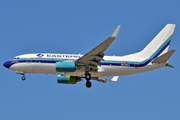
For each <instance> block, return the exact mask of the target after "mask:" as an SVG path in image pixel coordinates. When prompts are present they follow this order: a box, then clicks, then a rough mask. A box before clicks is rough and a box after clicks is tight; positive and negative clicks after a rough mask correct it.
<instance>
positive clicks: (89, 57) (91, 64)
mask: <svg viewBox="0 0 180 120" xmlns="http://www.w3.org/2000/svg"><path fill="white" fill-rule="evenodd" d="M119 29H120V25H118V27H117V28H116V30H115V31H114V32H113V34H112V35H111V36H110V37H109V38H107V39H106V40H105V41H104V42H102V43H101V44H99V45H98V46H97V47H95V48H94V49H92V50H91V51H89V52H88V53H86V54H85V55H84V56H82V57H81V58H79V59H78V60H76V65H77V66H86V67H88V68H91V69H93V70H97V66H98V65H99V63H100V62H101V60H103V57H104V53H103V52H104V51H105V50H106V49H107V48H108V47H109V45H110V44H111V43H112V42H113V41H114V39H115V38H116V36H117V34H118V32H119Z"/></svg>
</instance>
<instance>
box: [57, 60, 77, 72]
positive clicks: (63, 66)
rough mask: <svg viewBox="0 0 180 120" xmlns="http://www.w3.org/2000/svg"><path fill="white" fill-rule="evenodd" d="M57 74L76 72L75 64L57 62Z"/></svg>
mask: <svg viewBox="0 0 180 120" xmlns="http://www.w3.org/2000/svg"><path fill="white" fill-rule="evenodd" d="M56 71H57V72H75V63H74V62H56Z"/></svg>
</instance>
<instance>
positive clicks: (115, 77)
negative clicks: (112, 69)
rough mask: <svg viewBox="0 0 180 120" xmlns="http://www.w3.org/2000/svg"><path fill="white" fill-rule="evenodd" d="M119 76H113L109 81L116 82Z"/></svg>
mask: <svg viewBox="0 0 180 120" xmlns="http://www.w3.org/2000/svg"><path fill="white" fill-rule="evenodd" d="M118 78H119V76H114V77H113V78H112V79H111V81H113V82H116V81H117V80H118Z"/></svg>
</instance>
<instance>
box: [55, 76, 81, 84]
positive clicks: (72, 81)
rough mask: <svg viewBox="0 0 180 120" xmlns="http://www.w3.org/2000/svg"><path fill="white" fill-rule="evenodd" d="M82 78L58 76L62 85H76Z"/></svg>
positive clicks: (58, 81) (58, 80)
mask: <svg viewBox="0 0 180 120" xmlns="http://www.w3.org/2000/svg"><path fill="white" fill-rule="evenodd" d="M80 81H81V78H79V77H76V76H69V75H65V76H64V75H57V83H62V84H76V82H80Z"/></svg>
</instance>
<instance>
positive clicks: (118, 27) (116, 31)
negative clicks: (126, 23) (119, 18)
mask: <svg viewBox="0 0 180 120" xmlns="http://www.w3.org/2000/svg"><path fill="white" fill-rule="evenodd" d="M120 27H121V25H118V26H117V28H116V30H115V31H114V32H113V34H112V35H111V37H114V38H115V37H116V36H117V34H118V32H119V29H120Z"/></svg>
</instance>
